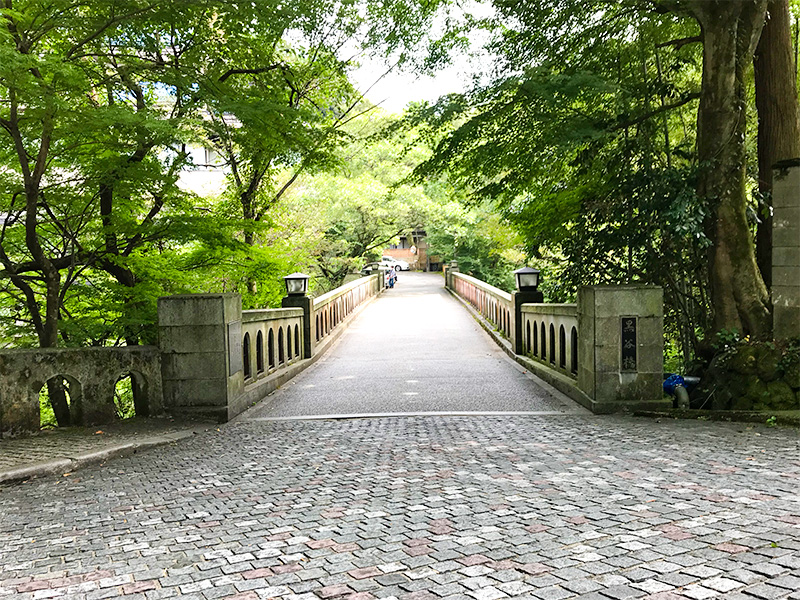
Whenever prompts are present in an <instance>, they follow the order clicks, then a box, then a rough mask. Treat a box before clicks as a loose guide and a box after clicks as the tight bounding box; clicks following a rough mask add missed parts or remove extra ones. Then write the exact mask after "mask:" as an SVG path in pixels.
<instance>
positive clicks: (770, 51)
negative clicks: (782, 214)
mask: <svg viewBox="0 0 800 600" xmlns="http://www.w3.org/2000/svg"><path fill="white" fill-rule="evenodd" d="M768 11H769V15H768V18H767V22H766V24H765V25H764V30H763V31H762V32H761V39H760V40H759V42H758V48H757V49H756V54H755V58H754V60H753V66H754V67H755V88H756V108H757V109H758V191H759V192H760V193H761V196H762V197H763V198H764V200H765V202H766V203H767V205H768V206H767V208H769V207H770V206H772V166H773V165H774V164H775V163H776V162H778V161H779V160H784V159H787V158H797V157H798V156H800V114H798V113H799V112H800V110H799V109H798V103H797V85H796V71H795V64H794V57H793V55H792V53H793V49H792V34H791V21H790V19H789V0H772V1H771V2H770V3H769V7H768ZM756 255H757V257H758V266H759V268H760V269H761V276H762V277H763V278H764V282H765V283H766V284H767V286H769V285H771V282H772V216H771V214H770V211H769V210H766V211H764V212H763V213H762V218H761V222H760V223H759V225H758V232H757V234H756Z"/></svg>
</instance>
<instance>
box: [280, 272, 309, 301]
mask: <svg viewBox="0 0 800 600" xmlns="http://www.w3.org/2000/svg"><path fill="white" fill-rule="evenodd" d="M283 282H284V284H286V294H287V295H289V296H305V295H306V294H307V293H308V275H306V274H305V273H292V274H291V275H287V276H286V277H284V278H283Z"/></svg>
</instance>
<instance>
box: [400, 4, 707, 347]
mask: <svg viewBox="0 0 800 600" xmlns="http://www.w3.org/2000/svg"><path fill="white" fill-rule="evenodd" d="M495 6H496V7H497V10H498V14H497V17H496V18H495V19H493V20H489V21H488V22H487V27H488V29H489V32H490V34H491V35H492V38H491V41H490V43H489V50H490V51H491V52H492V53H493V55H494V57H495V64H494V65H493V69H492V71H491V72H489V73H487V74H486V76H487V78H488V79H489V83H488V84H484V85H482V86H476V87H475V88H473V89H472V90H471V91H470V92H468V93H466V94H463V95H450V96H447V97H444V98H441V99H440V100H439V101H438V102H437V103H436V104H433V105H427V104H420V105H416V106H414V107H413V108H412V110H411V111H410V112H409V114H408V115H407V117H406V124H407V126H409V127H416V128H419V129H421V130H422V136H423V138H424V139H426V140H428V142H429V143H430V144H431V146H432V147H433V148H434V151H433V155H432V157H431V159H429V160H428V161H426V162H424V163H422V164H421V165H420V166H419V167H418V168H417V169H416V170H415V176H416V177H417V179H418V180H421V181H425V180H428V179H430V178H435V177H440V176H441V174H442V173H447V176H448V178H449V179H450V181H451V182H452V184H453V185H455V186H458V187H461V188H463V189H464V190H466V192H467V194H468V196H467V201H468V202H469V203H471V204H472V205H476V206H486V205H487V203H490V206H493V207H494V208H495V210H497V211H498V212H499V214H500V215H502V217H503V218H504V220H505V221H506V222H508V223H510V224H511V225H513V226H514V228H515V229H516V230H517V231H518V232H519V233H520V234H521V236H522V242H523V244H524V247H525V253H526V254H527V255H528V256H529V257H533V258H534V259H535V261H536V266H537V267H539V268H540V269H541V270H542V271H543V273H544V275H545V277H543V288H544V291H545V292H546V294H547V297H548V298H549V299H557V300H560V301H566V300H571V299H573V298H574V295H575V292H576V290H577V288H578V287H579V286H581V285H589V284H601V283H630V282H642V283H653V284H658V285H661V286H663V287H664V290H665V299H666V314H665V326H666V328H667V331H668V332H669V335H670V336H671V337H672V338H673V339H674V340H675V341H676V343H677V346H678V347H679V348H680V350H681V353H682V354H683V360H684V362H688V361H689V360H690V358H691V355H692V353H693V351H694V349H695V348H696V347H697V345H698V343H699V339H700V338H699V337H698V334H700V336H702V332H703V331H705V330H706V329H707V328H708V326H709V315H710V313H711V312H712V311H711V307H710V306H709V302H708V297H709V286H708V277H707V254H706V249H707V248H708V246H709V244H710V241H709V240H708V238H707V237H706V232H705V225H706V221H707V219H708V216H709V214H710V210H709V208H708V207H707V206H706V205H705V203H704V202H702V201H701V200H700V199H699V198H698V197H697V195H696V194H695V191H694V190H695V188H696V182H697V172H698V165H697V164H696V161H695V136H696V132H695V130H694V129H693V128H692V127H688V126H687V124H688V123H691V122H693V121H694V120H695V115H694V111H695V110H696V103H695V99H696V98H697V96H698V93H697V92H698V90H699V87H700V76H701V72H702V54H701V48H700V46H699V44H692V43H673V40H681V39H683V38H687V39H688V38H692V37H693V36H696V35H697V33H698V30H697V29H698V28H697V25H696V23H695V22H694V21H692V20H691V19H684V18H682V17H676V16H675V15H674V14H670V13H666V12H664V13H660V12H656V11H652V10H650V6H649V5H647V3H642V2H637V1H635V0H626V1H624V2H619V3H614V4H613V5H611V4H609V3H605V2H599V1H598V2H595V1H590V2H583V3H568V4H564V3H563V2H560V1H558V0H543V1H541V2H537V3H534V4H530V3H527V4H526V3H517V2H497V3H495ZM556 40H557V43H556Z"/></svg>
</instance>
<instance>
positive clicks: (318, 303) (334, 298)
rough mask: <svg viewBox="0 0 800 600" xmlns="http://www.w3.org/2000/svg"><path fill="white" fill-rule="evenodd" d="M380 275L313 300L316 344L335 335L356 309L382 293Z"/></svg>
mask: <svg viewBox="0 0 800 600" xmlns="http://www.w3.org/2000/svg"><path fill="white" fill-rule="evenodd" d="M381 289H382V288H381V277H380V275H371V276H369V277H362V278H360V279H356V280H355V281H352V282H350V283H346V284H345V285H343V286H341V287H338V288H336V289H335V290H331V291H330V292H328V293H327V294H323V295H322V296H319V297H317V298H314V299H313V300H312V309H313V313H314V322H313V326H314V343H315V344H318V343H320V342H321V341H322V340H323V339H325V338H327V337H328V336H329V335H331V334H332V333H333V331H334V330H335V329H336V327H337V326H338V325H339V324H340V323H342V322H343V321H344V320H345V319H346V318H347V317H348V316H349V315H350V314H351V313H352V312H353V311H354V310H355V309H356V308H358V307H359V306H360V305H361V304H363V303H364V302H365V301H366V300H368V299H370V298H372V297H373V296H375V295H376V294H379V293H380V291H381Z"/></svg>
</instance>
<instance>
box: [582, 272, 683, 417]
mask: <svg viewBox="0 0 800 600" xmlns="http://www.w3.org/2000/svg"><path fill="white" fill-rule="evenodd" d="M663 297H664V293H663V290H662V289H661V288H660V287H657V286H646V285H630V286H587V287H582V288H581V289H580V290H579V291H578V332H579V334H578V335H579V341H578V387H579V388H580V389H581V391H583V392H584V393H585V394H586V395H587V396H589V398H590V399H591V400H592V411H593V412H595V413H611V412H618V411H634V410H650V409H662V408H671V406H672V401H671V400H669V399H666V400H665V399H664V392H663V389H662V383H663V376H664V375H663V369H664V300H663Z"/></svg>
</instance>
